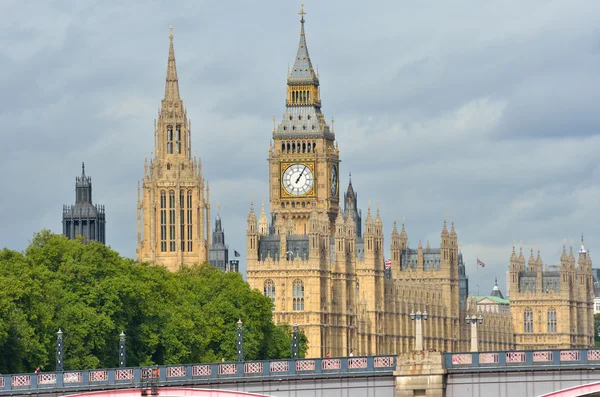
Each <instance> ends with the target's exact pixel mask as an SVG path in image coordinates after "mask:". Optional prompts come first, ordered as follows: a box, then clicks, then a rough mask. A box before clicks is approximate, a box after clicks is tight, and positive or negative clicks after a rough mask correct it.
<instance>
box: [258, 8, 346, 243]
mask: <svg viewBox="0 0 600 397" xmlns="http://www.w3.org/2000/svg"><path fill="white" fill-rule="evenodd" d="M300 15H301V19H300V44H299V45H298V51H297V54H296V59H295V60H294V66H293V68H292V70H291V71H290V72H289V73H288V76H287V97H286V101H285V105H286V108H285V111H284V113H283V118H282V119H281V123H279V125H278V126H277V127H276V128H273V140H274V143H273V145H272V146H271V149H270V151H269V171H270V173H269V175H270V179H271V184H270V203H271V211H272V212H273V213H274V214H275V216H276V217H278V218H280V219H281V220H282V221H284V222H285V221H287V220H288V219H290V220H291V222H293V227H294V232H293V234H306V233H308V230H309V218H310V214H311V211H312V209H313V207H315V208H317V209H319V210H320V211H325V212H326V213H327V215H328V216H329V221H330V230H331V231H333V226H334V222H335V218H336V217H337V213H338V205H339V191H338V190H339V178H338V176H339V163H340V160H339V152H338V150H337V148H336V147H335V135H334V133H333V130H332V129H331V128H329V126H328V125H327V123H326V121H325V117H324V116H323V113H321V96H320V90H319V77H318V76H317V74H316V73H315V70H314V68H313V65H312V62H311V61H310V57H309V55H308V49H307V47H306V35H305V34H304V15H305V12H304V10H303V9H302V10H301V11H300Z"/></svg>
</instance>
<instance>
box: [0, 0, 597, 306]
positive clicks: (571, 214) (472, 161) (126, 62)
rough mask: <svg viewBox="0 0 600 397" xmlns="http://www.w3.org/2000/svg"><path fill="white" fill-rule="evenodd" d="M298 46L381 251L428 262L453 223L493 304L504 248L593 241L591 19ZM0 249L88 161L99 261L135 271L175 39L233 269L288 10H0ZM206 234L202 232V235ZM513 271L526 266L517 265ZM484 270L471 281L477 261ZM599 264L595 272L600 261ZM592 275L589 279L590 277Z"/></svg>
mask: <svg viewBox="0 0 600 397" xmlns="http://www.w3.org/2000/svg"><path fill="white" fill-rule="evenodd" d="M304 7H305V10H306V12H307V15H306V16H305V18H306V25H305V28H306V37H307V43H308V44H307V45H308V50H309V54H310V56H311V59H312V62H313V65H315V66H318V71H319V77H320V82H321V98H322V104H323V112H324V114H325V117H326V119H327V120H331V119H332V118H335V133H336V139H337V141H338V144H339V148H340V157H341V159H342V163H341V166H340V175H341V178H340V180H341V184H340V186H341V187H345V186H347V183H348V173H349V172H351V173H352V183H353V186H354V188H355V190H356V191H357V192H358V199H359V206H360V207H361V208H362V210H363V212H364V213H366V210H367V206H368V202H369V200H370V201H371V206H372V209H373V210H374V209H375V207H377V205H379V207H380V210H381V216H382V219H383V225H384V233H385V234H386V240H385V245H386V246H388V247H389V243H390V233H391V231H392V225H393V221H394V218H395V217H396V218H397V219H398V222H399V223H400V222H401V220H402V218H403V217H405V224H406V230H407V232H408V238H409V245H410V246H412V247H416V246H417V244H418V243H419V241H422V242H423V244H424V245H425V244H426V242H427V241H429V242H430V244H431V245H432V246H439V241H440V232H441V229H442V224H443V220H444V215H445V214H446V215H447V219H448V222H450V221H451V220H452V219H454V221H455V224H456V230H457V233H458V238H459V242H460V243H461V245H462V252H463V255H464V258H465V261H466V268H467V274H468V275H469V278H470V285H471V292H472V293H476V294H481V295H483V294H487V293H489V292H490V291H491V289H492V287H493V285H494V278H495V277H497V278H498V283H499V285H500V287H501V290H503V291H504V290H505V279H506V271H507V269H508V263H509V257H510V254H511V249H512V248H511V247H512V244H513V241H515V242H516V244H517V249H518V246H519V244H521V243H522V245H523V248H524V250H525V251H526V252H528V251H529V250H530V249H532V248H533V249H535V250H536V251H537V250H538V249H540V250H541V255H542V259H543V260H544V263H546V264H547V265H554V264H557V263H558V262H559V260H560V252H561V250H562V246H563V242H564V241H565V240H566V244H567V246H568V245H569V244H571V242H572V244H573V245H574V248H575V249H576V250H577V249H578V246H579V241H580V239H581V235H582V233H583V235H584V237H585V242H586V246H587V247H589V249H590V250H591V257H592V260H594V252H595V248H596V247H597V246H598V245H599V244H598V242H599V239H600V230H598V227H597V224H596V222H597V216H598V214H599V213H600V200H598V197H599V193H600V179H599V176H600V168H599V165H598V161H597V158H598V156H597V153H598V150H599V149H600V128H599V127H600V112H599V111H598V104H599V103H600V72H599V70H600V67H599V66H600V27H598V23H597V21H598V19H599V17H600V2H597V1H589V0H564V1H559V0H555V1H552V0H545V1H541V0H540V1H535V0H531V1H526V2H523V1H516V0H515V1H513V0H490V1H486V2H481V1H473V0H471V1H466V0H453V1H444V2H440V1H431V0H423V1H418V2H415V1H405V0H397V1H381V0H372V1H370V2H359V1H354V0H345V1H337V0H330V1H318V2H317V1H309V0H307V1H306V2H305V6H304ZM2 8H3V23H2V24H1V25H0V63H1V64H2V69H1V70H2V73H1V74H0V93H2V95H0V125H2V128H3V131H4V132H3V133H2V142H3V143H2V144H1V145H0V149H1V155H0V169H1V170H2V171H1V172H0V193H1V195H2V205H0V247H4V246H6V247H8V248H10V249H14V250H23V249H25V248H26V247H27V245H28V244H29V241H30V240H31V238H32V237H33V234H34V233H35V232H38V231H40V230H42V229H50V230H52V231H54V232H57V233H60V232H61V231H62V226H61V216H62V205H63V204H73V203H74V201H75V192H74V190H75V177H76V176H77V175H79V174H80V172H81V162H82V161H85V164H86V173H87V174H88V175H90V176H91V177H92V182H93V186H94V201H95V203H98V204H104V205H105V206H106V212H107V230H106V236H107V237H106V238H107V243H108V244H109V245H110V246H111V247H112V248H114V249H115V250H117V251H118V252H120V253H121V254H122V255H123V256H126V257H134V256H135V249H136V239H137V221H136V200H137V182H138V181H139V180H140V179H141V178H142V176H143V171H144V157H145V156H146V155H147V154H148V153H150V152H152V150H153V122H154V119H155V118H156V116H157V111H158V107H159V106H160V100H161V99H162V97H163V93H164V84H165V75H166V67H167V56H168V45H169V38H168V35H169V25H172V26H173V35H174V45H175V55H176V58H177V69H178V76H179V86H180V92H181V96H182V99H183V100H184V102H185V104H186V106H187V110H188V117H190V118H191V120H192V134H193V135H192V144H193V150H195V151H196V154H197V155H198V156H199V157H201V158H202V163H203V171H204V176H205V178H206V180H207V181H208V182H209V183H210V187H211V206H212V215H213V216H214V215H216V208H217V203H218V204H219V205H220V214H221V217H222V219H223V226H224V228H225V233H226V240H227V242H228V244H229V247H230V250H231V253H230V255H231V256H233V250H234V249H235V250H237V251H239V252H240V253H241V254H242V257H241V258H240V259H241V261H240V266H241V268H242V270H245V258H244V257H245V252H246V243H245V241H246V239H245V234H246V217H247V215H248V210H249V202H250V199H251V197H254V201H255V204H256V206H257V207H258V208H260V201H261V198H262V197H265V198H266V201H267V203H268V196H267V195H268V190H267V184H268V180H267V178H268V164H267V160H266V159H267V156H268V153H267V152H268V148H269V141H270V138H271V129H272V124H273V122H272V117H273V116H275V117H276V118H277V120H280V118H281V116H282V115H283V111H284V106H285V92H286V75H287V70H288V66H289V65H290V64H293V59H294V56H295V54H296V50H297V46H298V40H299V32H300V23H299V18H300V17H299V15H298V11H299V10H300V2H296V1H288V0H285V1H282V0H269V1H266V0H265V1H260V2H252V3H250V2H243V1H227V2H225V1H220V2H219V1H151V2H147V1H134V0H130V1H127V2H121V1H103V2H88V1H59V0H56V1H49V2H38V1H27V0H3V2H2ZM213 225H214V220H213ZM526 256H527V255H526ZM477 258H479V259H481V260H482V261H483V262H485V264H486V266H485V268H482V267H478V266H477V265H476V259H477ZM598 260H600V256H599V257H598ZM594 267H596V266H594Z"/></svg>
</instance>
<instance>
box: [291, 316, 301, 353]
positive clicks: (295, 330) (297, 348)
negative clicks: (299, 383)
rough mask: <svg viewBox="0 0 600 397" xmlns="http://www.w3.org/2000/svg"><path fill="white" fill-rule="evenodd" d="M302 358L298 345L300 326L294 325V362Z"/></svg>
mask: <svg viewBox="0 0 600 397" xmlns="http://www.w3.org/2000/svg"><path fill="white" fill-rule="evenodd" d="M299 357H300V346H299V343H298V324H294V326H293V332H292V360H297V359H298V358H299Z"/></svg>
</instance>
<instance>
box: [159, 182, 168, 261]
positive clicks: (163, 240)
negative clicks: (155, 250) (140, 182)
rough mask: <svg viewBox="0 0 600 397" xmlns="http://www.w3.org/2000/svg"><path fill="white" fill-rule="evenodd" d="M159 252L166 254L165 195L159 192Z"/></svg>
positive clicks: (163, 192)
mask: <svg viewBox="0 0 600 397" xmlns="http://www.w3.org/2000/svg"><path fill="white" fill-rule="evenodd" d="M160 251H161V252H167V193H166V192H165V191H164V190H162V191H161V192H160Z"/></svg>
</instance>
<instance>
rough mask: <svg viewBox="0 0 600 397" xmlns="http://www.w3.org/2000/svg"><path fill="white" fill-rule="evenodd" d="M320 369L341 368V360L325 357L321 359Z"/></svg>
mask: <svg viewBox="0 0 600 397" xmlns="http://www.w3.org/2000/svg"><path fill="white" fill-rule="evenodd" d="M321 369H323V370H331V369H342V360H340V359H339V358H327V359H325V360H322V361H321Z"/></svg>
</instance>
